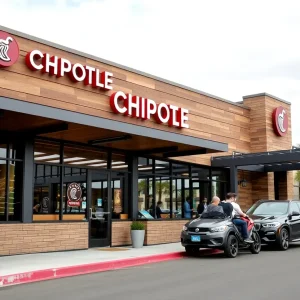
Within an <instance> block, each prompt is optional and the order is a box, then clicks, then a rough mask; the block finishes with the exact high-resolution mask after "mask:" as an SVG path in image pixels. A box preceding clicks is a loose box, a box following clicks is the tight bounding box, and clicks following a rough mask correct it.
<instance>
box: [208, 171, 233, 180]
mask: <svg viewBox="0 0 300 300" xmlns="http://www.w3.org/2000/svg"><path fill="white" fill-rule="evenodd" d="M211 177H212V178H211V179H212V180H216V181H228V179H229V170H226V169H221V170H219V169H212V171H211Z"/></svg>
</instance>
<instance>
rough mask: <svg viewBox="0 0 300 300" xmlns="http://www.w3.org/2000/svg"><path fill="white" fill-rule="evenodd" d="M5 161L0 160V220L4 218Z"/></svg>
mask: <svg viewBox="0 0 300 300" xmlns="http://www.w3.org/2000/svg"><path fill="white" fill-rule="evenodd" d="M6 167H7V165H6V161H5V160H4V161H3V160H2V161H0V221H5V220H6V213H5V206H6Z"/></svg>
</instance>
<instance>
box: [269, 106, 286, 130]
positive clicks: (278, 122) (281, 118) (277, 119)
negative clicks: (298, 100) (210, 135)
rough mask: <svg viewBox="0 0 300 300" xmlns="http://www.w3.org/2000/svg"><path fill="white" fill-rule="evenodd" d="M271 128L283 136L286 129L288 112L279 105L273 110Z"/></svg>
mask: <svg viewBox="0 0 300 300" xmlns="http://www.w3.org/2000/svg"><path fill="white" fill-rule="evenodd" d="M272 122H273V129H274V132H275V134H276V135H278V136H285V135H286V133H287V131H288V125H289V124H288V114H287V112H286V110H285V109H284V108H283V107H282V106H279V107H277V108H275V109H274V110H273V114H272Z"/></svg>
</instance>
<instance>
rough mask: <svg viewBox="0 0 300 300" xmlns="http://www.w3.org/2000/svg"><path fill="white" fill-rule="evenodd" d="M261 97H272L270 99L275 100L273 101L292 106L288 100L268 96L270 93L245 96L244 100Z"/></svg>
mask: <svg viewBox="0 0 300 300" xmlns="http://www.w3.org/2000/svg"><path fill="white" fill-rule="evenodd" d="M261 96H265V97H270V98H273V99H275V100H278V101H280V102H283V103H285V104H288V105H291V102H288V101H286V100H283V99H280V98H278V97H276V96H273V95H271V94H268V93H259V94H253V95H248V96H243V99H249V98H254V97H261Z"/></svg>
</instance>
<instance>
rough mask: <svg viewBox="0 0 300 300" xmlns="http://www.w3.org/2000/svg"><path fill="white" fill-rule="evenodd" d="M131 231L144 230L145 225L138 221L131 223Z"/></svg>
mask: <svg viewBox="0 0 300 300" xmlns="http://www.w3.org/2000/svg"><path fill="white" fill-rule="evenodd" d="M131 230H145V224H144V223H142V222H138V221H133V222H132V224H131Z"/></svg>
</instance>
